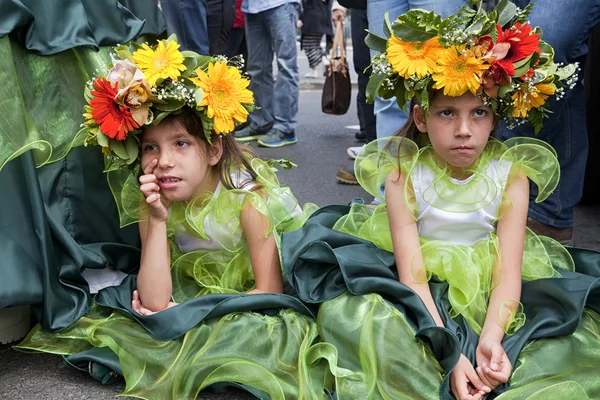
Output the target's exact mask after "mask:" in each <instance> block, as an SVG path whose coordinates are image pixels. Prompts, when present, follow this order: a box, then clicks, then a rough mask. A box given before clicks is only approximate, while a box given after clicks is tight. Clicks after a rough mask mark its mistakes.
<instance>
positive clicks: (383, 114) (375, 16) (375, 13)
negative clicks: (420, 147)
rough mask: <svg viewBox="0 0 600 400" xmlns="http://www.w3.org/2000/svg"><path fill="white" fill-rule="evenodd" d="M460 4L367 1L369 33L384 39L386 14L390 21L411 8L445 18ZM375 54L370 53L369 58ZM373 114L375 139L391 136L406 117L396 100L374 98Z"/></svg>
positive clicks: (428, 0)
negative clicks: (427, 11)
mask: <svg viewBox="0 0 600 400" xmlns="http://www.w3.org/2000/svg"><path fill="white" fill-rule="evenodd" d="M462 4H464V0H412V1H408V0H369V1H367V18H368V20H369V31H371V32H373V33H374V34H376V35H379V36H381V37H385V36H384V34H383V16H384V14H385V13H386V12H389V13H390V20H391V21H393V20H395V19H396V18H398V16H400V15H401V14H404V13H405V12H407V11H408V10H409V9H412V8H422V9H425V10H433V11H435V12H436V13H437V14H441V15H442V16H443V17H447V16H448V15H450V14H453V13H456V12H457V11H458V7H459V6H460V5H462ZM376 53H377V52H375V51H371V56H374V55H375V54H376ZM374 112H375V116H376V117H377V137H380V138H381V137H386V136H391V135H393V134H394V133H395V132H396V131H397V130H398V129H400V128H401V127H402V125H404V122H406V119H407V117H408V115H407V114H406V113H405V112H404V111H402V110H401V109H400V107H399V106H398V104H397V102H396V98H391V99H388V100H385V99H382V98H380V97H376V98H375V102H374Z"/></svg>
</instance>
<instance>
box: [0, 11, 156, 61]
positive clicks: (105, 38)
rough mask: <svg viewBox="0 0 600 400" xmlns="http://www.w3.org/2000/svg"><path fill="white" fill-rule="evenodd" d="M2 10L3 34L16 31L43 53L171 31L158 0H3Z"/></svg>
mask: <svg viewBox="0 0 600 400" xmlns="http://www.w3.org/2000/svg"><path fill="white" fill-rule="evenodd" d="M0 10H2V17H1V18H0V37H2V36H5V35H8V34H11V36H13V37H14V38H16V39H17V40H18V41H19V42H20V43H22V44H23V45H24V46H25V47H26V48H27V49H29V50H31V51H34V52H36V53H39V54H43V55H48V54H55V53H59V52H61V51H64V50H68V49H71V48H74V47H79V46H92V47H94V48H96V49H98V48H99V47H101V46H111V45H115V44H118V43H125V42H127V41H130V40H133V39H135V38H136V37H138V36H140V35H154V36H158V35H161V34H163V33H164V32H165V23H164V19H163V17H162V14H161V12H160V10H159V9H158V7H157V6H156V2H155V1H154V0H135V1H134V0H121V1H117V0H53V1H43V0H2V2H1V4H0Z"/></svg>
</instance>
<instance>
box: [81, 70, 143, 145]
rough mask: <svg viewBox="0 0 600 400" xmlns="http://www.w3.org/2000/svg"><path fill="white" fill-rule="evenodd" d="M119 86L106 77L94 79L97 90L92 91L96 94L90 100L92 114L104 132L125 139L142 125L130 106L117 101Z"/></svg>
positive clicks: (112, 136)
mask: <svg viewBox="0 0 600 400" xmlns="http://www.w3.org/2000/svg"><path fill="white" fill-rule="evenodd" d="M117 86H118V85H116V84H115V86H113V85H112V84H111V83H110V82H109V81H107V80H106V79H104V78H98V79H96V80H95V81H94V88H95V89H96V90H92V91H91V94H92V96H95V97H94V98H93V99H92V100H91V101H90V107H91V108H92V113H91V116H92V118H93V119H94V120H95V121H96V123H97V124H98V125H99V126H100V131H101V132H102V133H103V134H105V135H106V136H108V137H109V138H111V139H117V140H125V138H126V137H127V134H128V133H129V132H130V131H132V130H134V129H137V128H139V127H140V126H139V125H138V124H137V122H135V120H134V119H133V117H132V116H131V112H130V111H129V108H127V107H125V106H122V105H120V104H119V103H117V102H116V101H115V98H116V96H117Z"/></svg>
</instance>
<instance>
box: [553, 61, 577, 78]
mask: <svg viewBox="0 0 600 400" xmlns="http://www.w3.org/2000/svg"><path fill="white" fill-rule="evenodd" d="M576 71H577V65H575V64H568V65H565V66H564V67H560V68H558V69H557V70H556V75H558V79H561V80H563V79H568V78H570V77H571V75H573V74H574V73H575V72H576Z"/></svg>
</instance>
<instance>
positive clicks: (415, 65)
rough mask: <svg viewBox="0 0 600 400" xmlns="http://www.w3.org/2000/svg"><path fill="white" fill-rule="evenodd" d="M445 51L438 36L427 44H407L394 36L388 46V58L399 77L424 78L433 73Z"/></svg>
mask: <svg viewBox="0 0 600 400" xmlns="http://www.w3.org/2000/svg"><path fill="white" fill-rule="evenodd" d="M443 50H444V47H443V46H442V45H440V42H439V41H438V37H437V36H436V37H434V38H431V39H429V40H428V41H426V42H405V41H403V40H400V39H398V38H397V37H396V36H392V37H391V38H390V39H389V40H388V44H387V58H388V60H389V62H390V64H391V65H392V68H393V70H394V72H397V73H398V75H400V76H402V77H404V78H410V77H411V76H412V75H416V76H417V78H423V77H424V76H426V75H427V74H431V73H432V72H433V70H434V69H435V64H436V61H437V58H438V56H439V54H440V52H441V51H443Z"/></svg>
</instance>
